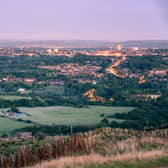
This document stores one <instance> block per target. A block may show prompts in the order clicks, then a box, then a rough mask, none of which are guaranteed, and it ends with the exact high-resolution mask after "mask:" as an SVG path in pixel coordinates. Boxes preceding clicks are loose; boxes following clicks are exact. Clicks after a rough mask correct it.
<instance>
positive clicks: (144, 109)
mask: <svg viewBox="0 0 168 168" xmlns="http://www.w3.org/2000/svg"><path fill="white" fill-rule="evenodd" d="M112 117H113V118H117V119H121V120H125V121H124V122H123V123H116V122H113V123H112V126H114V127H121V128H134V129H156V128H168V95H165V96H162V97H161V98H159V99H158V100H157V101H155V102H151V103H150V104H149V103H148V104H147V103H142V104H140V105H139V108H137V109H135V110H133V111H131V112H129V113H126V114H124V113H123V114H119V113H117V114H115V115H113V116H112Z"/></svg>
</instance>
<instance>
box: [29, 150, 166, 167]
mask: <svg viewBox="0 0 168 168" xmlns="http://www.w3.org/2000/svg"><path fill="white" fill-rule="evenodd" d="M165 155H166V153H165V152H164V151H163V150H155V151H148V152H144V151H140V152H138V151H137V152H132V153H125V154H118V155H114V156H113V155H112V156H101V155H99V154H91V155H84V156H77V157H64V158H61V159H58V160H53V161H50V162H42V163H41V164H38V165H36V166H33V167H29V168H67V167H68V168H84V167H86V166H88V165H90V164H103V163H108V162H110V163H111V162H114V161H120V162H123V161H133V162H134V161H135V160H151V159H155V158H158V157H162V156H165Z"/></svg>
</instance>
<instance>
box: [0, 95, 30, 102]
mask: <svg viewBox="0 0 168 168" xmlns="http://www.w3.org/2000/svg"><path fill="white" fill-rule="evenodd" d="M0 99H3V100H10V101H15V100H21V99H31V98H30V97H24V96H12V95H1V96H0Z"/></svg>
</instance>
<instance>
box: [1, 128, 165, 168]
mask: <svg viewBox="0 0 168 168" xmlns="http://www.w3.org/2000/svg"><path fill="white" fill-rule="evenodd" d="M167 139H168V130H156V131H135V130H127V129H111V128H102V129H97V130H95V131H91V132H87V133H83V134H76V135H74V136H72V137H69V138H65V139H60V140H54V139H53V141H48V143H46V144H42V145H39V146H38V147H35V146H33V145H30V146H21V147H20V149H19V150H18V151H16V152H15V153H14V154H12V155H9V156H0V167H2V168H11V167H17V168H22V167H26V166H33V165H34V164H38V163H43V162H44V161H50V160H54V159H57V160H55V161H53V162H54V164H55V163H57V162H59V164H60V165H61V166H62V164H64V163H65V162H64V161H62V163H61V159H60V158H62V157H66V158H65V160H71V161H67V162H68V164H70V163H71V164H73V162H75V163H76V162H77V161H76V159H78V160H81V162H82V160H84V159H86V158H87V159H86V160H85V161H87V160H88V162H91V161H94V160H95V162H97V161H98V160H99V162H101V161H103V160H104V161H108V160H109V161H110V160H111V161H112V160H113V159H119V158H121V160H123V159H124V158H127V159H128V158H132V159H134V157H135V158H143V157H144V158H145V157H146V158H147V157H148V155H149V157H152V156H156V155H157V156H158V155H163V153H164V152H165V151H168V141H167ZM163 151H164V152H163ZM73 156H81V157H73ZM68 158H69V159H68ZM96 158H98V159H96ZM89 159H90V161H89ZM51 163H52V162H51ZM43 164H47V163H43ZM61 168H62V167H61Z"/></svg>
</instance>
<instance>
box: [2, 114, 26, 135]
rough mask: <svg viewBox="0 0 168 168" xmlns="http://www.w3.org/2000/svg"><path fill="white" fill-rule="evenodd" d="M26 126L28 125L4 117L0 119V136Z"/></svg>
mask: <svg viewBox="0 0 168 168" xmlns="http://www.w3.org/2000/svg"><path fill="white" fill-rule="evenodd" d="M26 126H28V124H26V123H23V122H19V121H15V120H11V119H8V118H5V117H0V135H2V134H3V133H6V132H11V131H14V130H15V129H19V128H23V127H26Z"/></svg>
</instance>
